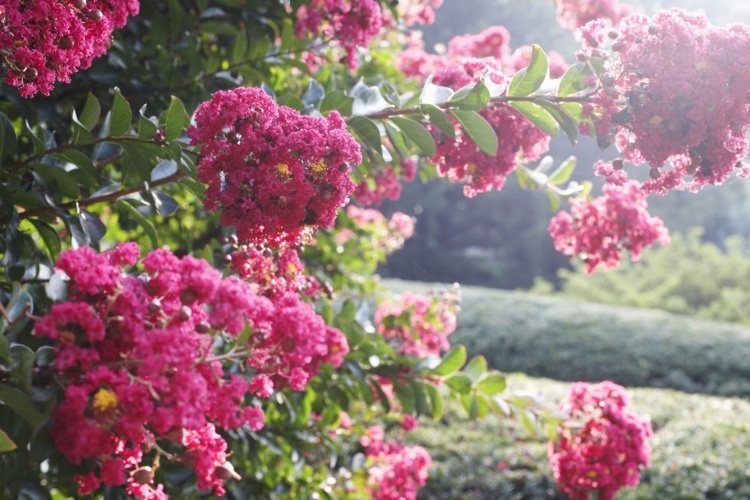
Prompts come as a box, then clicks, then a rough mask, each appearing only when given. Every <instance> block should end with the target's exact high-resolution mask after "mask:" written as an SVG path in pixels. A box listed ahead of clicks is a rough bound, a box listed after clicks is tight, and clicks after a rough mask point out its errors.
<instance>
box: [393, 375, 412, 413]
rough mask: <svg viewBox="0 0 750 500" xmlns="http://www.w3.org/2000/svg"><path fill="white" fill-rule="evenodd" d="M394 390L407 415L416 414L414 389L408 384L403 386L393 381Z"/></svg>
mask: <svg viewBox="0 0 750 500" xmlns="http://www.w3.org/2000/svg"><path fill="white" fill-rule="evenodd" d="M393 389H394V390H395V392H396V398H398V401H399V403H401V406H402V407H403V409H404V411H405V412H406V413H414V412H415V411H416V400H415V397H414V389H413V388H412V387H411V386H410V385H407V384H403V383H401V382H398V381H396V380H394V381H393Z"/></svg>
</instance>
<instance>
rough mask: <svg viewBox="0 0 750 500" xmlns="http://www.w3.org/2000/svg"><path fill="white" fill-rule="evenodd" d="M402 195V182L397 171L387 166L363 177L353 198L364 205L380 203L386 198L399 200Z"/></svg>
mask: <svg viewBox="0 0 750 500" xmlns="http://www.w3.org/2000/svg"><path fill="white" fill-rule="evenodd" d="M400 196H401V184H400V183H399V181H398V175H397V174H396V171H395V170H394V169H393V168H391V167H385V168H383V169H382V170H381V171H379V172H377V173H374V174H373V175H372V177H370V178H367V179H362V180H361V181H360V182H359V184H357V187H356V188H355V189H354V192H353V193H352V198H354V199H355V200H357V202H358V203H361V204H362V205H380V204H382V203H383V201H385V200H386V199H389V200H398V199H399V197H400Z"/></svg>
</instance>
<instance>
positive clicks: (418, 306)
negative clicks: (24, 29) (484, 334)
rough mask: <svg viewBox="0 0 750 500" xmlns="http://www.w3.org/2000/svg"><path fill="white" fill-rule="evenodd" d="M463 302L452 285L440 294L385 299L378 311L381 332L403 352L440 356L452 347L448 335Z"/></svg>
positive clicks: (420, 356) (451, 331) (405, 294)
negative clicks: (435, 295) (460, 303)
mask: <svg viewBox="0 0 750 500" xmlns="http://www.w3.org/2000/svg"><path fill="white" fill-rule="evenodd" d="M459 301H460V298H459V295H458V290H457V289H455V288H453V289H450V290H448V291H446V292H445V293H444V294H442V295H441V296H439V297H430V296H426V295H421V294H416V293H412V292H405V293H404V294H403V295H401V296H400V297H399V298H398V299H397V300H394V301H383V302H382V303H381V304H380V306H379V307H378V310H377V312H376V313H375V323H376V325H377V329H378V333H379V334H380V335H383V336H384V337H385V338H387V339H388V340H389V341H390V342H392V343H393V345H394V347H395V349H396V350H397V351H398V352H399V353H400V354H405V355H409V356H416V357H419V358H422V357H425V356H430V355H433V356H440V354H441V353H442V352H443V351H446V350H448V348H450V343H449V342H448V336H449V335H450V334H451V333H453V332H454V331H455V329H456V316H457V314H458V311H459V306H458V303H459Z"/></svg>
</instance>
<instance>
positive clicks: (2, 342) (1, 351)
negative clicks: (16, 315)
mask: <svg viewBox="0 0 750 500" xmlns="http://www.w3.org/2000/svg"><path fill="white" fill-rule="evenodd" d="M2 321H5V319H4V318H0V322H2ZM9 354H10V342H9V341H8V339H7V338H6V337H4V336H3V335H0V359H4V360H6V361H7V360H8V355H9Z"/></svg>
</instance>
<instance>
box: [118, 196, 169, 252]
mask: <svg viewBox="0 0 750 500" xmlns="http://www.w3.org/2000/svg"><path fill="white" fill-rule="evenodd" d="M115 206H116V207H118V208H121V209H122V210H123V211H125V212H127V213H128V214H129V215H130V216H131V217H132V218H133V219H135V221H136V222H137V223H138V225H139V226H141V227H142V228H143V231H144V232H145V233H146V235H147V236H148V237H149V239H150V240H151V246H152V247H153V248H156V247H158V246H159V238H158V237H157V236H156V229H154V226H153V224H151V221H149V220H148V219H147V218H145V217H144V216H143V215H141V213H140V212H139V211H138V210H136V209H135V207H134V206H133V205H131V204H130V202H129V200H120V201H118V202H117V203H115Z"/></svg>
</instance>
